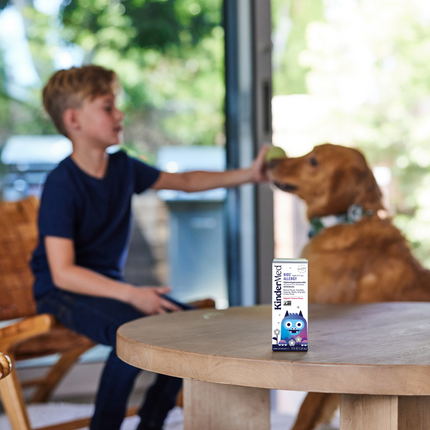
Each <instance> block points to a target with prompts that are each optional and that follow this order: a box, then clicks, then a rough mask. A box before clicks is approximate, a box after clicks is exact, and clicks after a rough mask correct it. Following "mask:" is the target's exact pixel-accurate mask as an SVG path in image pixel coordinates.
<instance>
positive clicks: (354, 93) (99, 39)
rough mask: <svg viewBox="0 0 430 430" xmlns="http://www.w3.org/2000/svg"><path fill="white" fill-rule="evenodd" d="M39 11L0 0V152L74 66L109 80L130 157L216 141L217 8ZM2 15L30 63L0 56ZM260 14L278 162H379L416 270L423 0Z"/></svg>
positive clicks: (219, 128) (295, 3)
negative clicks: (333, 149)
mask: <svg viewBox="0 0 430 430" xmlns="http://www.w3.org/2000/svg"><path fill="white" fill-rule="evenodd" d="M226 1H227V0H226ZM53 3H55V2H52V1H49V0H34V2H32V1H31V0H0V8H1V9H2V12H1V13H0V146H1V145H2V144H4V142H5V141H6V140H7V138H8V137H10V136H12V135H16V134H33V135H38V134H53V133H56V131H55V129H54V128H53V126H52V125H51V123H50V121H49V120H48V118H47V116H46V114H45V113H44V112H43V110H42V108H41V103H40V93H41V88H42V86H43V83H45V82H46V81H47V79H48V77H49V76H50V75H51V74H52V73H53V72H54V71H55V70H57V69H59V68H67V67H70V66H72V65H79V64H82V63H95V64H100V65H103V66H106V67H108V68H112V69H114V70H115V71H116V72H117V73H118V75H119V77H120V79H121V82H122V84H123V88H124V91H123V96H122V98H121V107H122V109H123V110H124V111H125V113H126V132H125V144H126V146H127V147H128V148H130V150H132V151H135V152H136V153H139V154H144V155H145V156H146V157H147V158H148V159H149V160H150V161H154V160H155V154H156V152H157V148H159V147H160V146H163V145H221V146H222V145H224V144H225V135H224V96H225V94H224V93H225V86H224V31H223V27H222V2H221V0H198V1H197V0H123V1H115V2H114V1H109V0H73V1H71V2H70V1H69V2H68V3H63V4H62V5H60V4H59V3H58V4H57V6H56V7H52V4H53ZM49 4H51V6H49ZM48 6H49V7H48ZM12 15H13V16H15V17H16V16H18V15H19V16H20V17H21V19H22V26H23V34H24V36H25V41H26V42H25V43H26V44H27V45H26V46H27V48H26V49H28V52H29V59H30V60H29V61H30V62H29V61H27V62H24V61H23V59H22V58H21V59H20V61H21V63H20V62H19V61H18V62H17V59H16V58H14V57H13V52H12V51H13V50H16V49H15V48H14V47H13V46H14V45H13V44H12V42H13V40H12V39H13V38H11V34H12V33H13V31H12V30H16V28H12V27H13V26H15V27H16V25H17V24H16V23H15V24H13V23H12V21H11V16H12ZM272 17H273V37H272V41H273V94H274V100H273V111H274V118H275V123H274V132H275V133H274V141H275V142H276V143H277V144H279V145H281V146H283V147H284V148H285V149H286V150H287V152H288V153H289V154H290V155H300V154H303V153H305V152H307V151H308V150H310V149H311V148H312V146H314V145H316V144H319V143H323V142H332V143H338V144H343V145H348V146H355V147H358V148H360V149H361V150H362V151H363V152H364V153H365V155H366V157H367V159H368V160H369V162H370V163H371V164H372V166H380V167H381V166H382V167H386V168H387V170H388V172H389V173H390V174H389V176H390V178H389V180H388V182H387V184H386V187H385V188H386V193H387V203H388V204H389V210H390V213H391V214H392V215H393V216H394V221H395V223H396V225H397V226H398V227H399V228H400V229H401V230H402V231H403V232H404V234H405V235H406V236H407V238H408V239H409V240H410V241H411V244H412V246H413V249H414V252H415V253H416V255H417V256H418V257H419V259H420V260H421V261H422V262H424V264H425V265H426V266H428V267H430V224H429V223H430V171H429V166H430V79H429V78H428V73H429V65H428V61H427V54H430V25H429V24H430V8H429V7H428V4H427V0H342V1H340V0H272ZM8 26H9V27H10V26H12V27H10V28H9V27H8ZM13 34H15V33H13ZM14 61H15V63H14ZM13 64H15V65H13ZM30 66H31V67H30ZM30 69H31V70H30ZM24 72H26V76H27V77H26V78H22V79H18V77H19V76H20V73H21V74H22V73H24ZM24 75H25V73H24ZM276 118H277V119H276Z"/></svg>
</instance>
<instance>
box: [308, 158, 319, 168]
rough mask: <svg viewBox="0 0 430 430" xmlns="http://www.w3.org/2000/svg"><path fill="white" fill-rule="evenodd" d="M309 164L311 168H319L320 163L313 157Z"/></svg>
mask: <svg viewBox="0 0 430 430" xmlns="http://www.w3.org/2000/svg"><path fill="white" fill-rule="evenodd" d="M309 163H310V165H311V166H314V167H315V166H318V161H317V160H316V158H314V157H312V158H310V159H309Z"/></svg>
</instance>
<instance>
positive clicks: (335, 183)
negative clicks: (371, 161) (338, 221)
mask: <svg viewBox="0 0 430 430" xmlns="http://www.w3.org/2000/svg"><path fill="white" fill-rule="evenodd" d="M330 188H331V193H330V194H331V195H330V197H329V199H330V206H331V208H332V209H334V211H333V213H342V212H345V211H346V210H347V209H348V208H349V206H351V205H353V204H361V205H362V207H363V209H366V210H379V209H383V208H384V206H383V204H382V193H381V190H380V189H379V187H378V184H377V183H376V180H375V177H374V176H373V173H372V171H371V170H370V168H369V167H368V166H367V165H366V166H365V167H364V168H363V167H362V166H360V167H352V168H349V169H340V170H337V171H336V172H335V173H334V175H333V177H332V183H331V187H330Z"/></svg>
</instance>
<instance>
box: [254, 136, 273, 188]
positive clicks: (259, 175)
mask: <svg viewBox="0 0 430 430" xmlns="http://www.w3.org/2000/svg"><path fill="white" fill-rule="evenodd" d="M269 148H270V145H269V144H268V143H265V144H264V145H263V146H262V148H261V149H260V151H259V152H258V154H257V157H255V160H254V162H253V163H252V166H251V167H250V169H251V175H252V182H267V181H268V180H269V178H268V176H267V167H266V164H265V162H264V158H265V157H266V154H267V151H268V150H269Z"/></svg>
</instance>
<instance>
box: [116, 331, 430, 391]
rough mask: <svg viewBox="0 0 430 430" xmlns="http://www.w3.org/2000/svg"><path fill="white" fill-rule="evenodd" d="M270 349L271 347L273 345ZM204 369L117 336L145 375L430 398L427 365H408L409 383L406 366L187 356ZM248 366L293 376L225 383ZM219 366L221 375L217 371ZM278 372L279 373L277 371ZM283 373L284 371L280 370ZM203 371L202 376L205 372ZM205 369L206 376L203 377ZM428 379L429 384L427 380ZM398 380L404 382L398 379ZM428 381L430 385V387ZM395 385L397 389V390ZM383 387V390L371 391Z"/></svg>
mask: <svg viewBox="0 0 430 430" xmlns="http://www.w3.org/2000/svg"><path fill="white" fill-rule="evenodd" d="M269 347H270V345H269ZM185 353H186V354H187V355H188V356H192V357H193V359H194V361H199V362H200V366H185V367H184V360H183V354H184V351H181V350H173V349H169V348H166V347H160V346H154V345H147V344H143V343H141V342H138V341H135V340H131V339H128V338H127V337H125V336H123V335H122V334H121V329H120V330H119V331H118V333H117V354H118V357H119V358H120V359H121V360H123V361H125V362H126V363H128V364H130V365H132V366H134V367H138V368H140V369H143V370H147V371H151V372H154V373H161V374H164V375H169V376H174V377H179V378H183V379H189V380H197V381H202V382H211V383H216V384H225V385H235V386H243V387H256V388H266V389H274V390H292V391H313V392H320V393H339V394H374V395H395V396H430V372H428V366H426V365H407V367H408V375H409V376H408V377H407V378H406V377H405V378H402V377H401V375H402V374H405V372H404V368H405V365H383V364H348V363H336V364H333V363H312V362H306V363H302V362H299V361H288V360H273V359H272V360H264V361H263V360H256V359H252V358H238V357H229V356H223V355H217V356H213V355H211V354H205V353H200V352H194V351H186V352H185ZM238 361H239V362H240V361H243V362H244V364H245V363H246V365H247V367H248V370H249V373H252V372H261V371H262V366H263V365H264V364H266V365H267V366H270V368H271V376H272V377H273V376H274V375H275V376H276V375H278V376H279V375H280V374H282V375H284V378H285V375H286V374H287V373H288V372H290V373H291V376H290V378H289V380H288V381H285V379H281V378H279V379H276V378H275V379H274V378H267V382H266V383H264V382H263V383H262V384H260V385H258V387H257V386H256V385H255V384H253V383H252V382H248V381H246V380H244V379H243V375H241V376H240V377H239V378H238V379H237V380H234V378H233V379H232V378H231V376H230V377H229V378H227V379H226V378H225V377H223V368H228V367H230V365H237V362H238ZM215 362H216V368H217V370H215V371H213V370H211V369H213V365H214V364H215ZM273 368H275V369H273ZM276 368H279V369H276ZM199 369H200V372H199ZM201 369H204V372H203V373H202V372H201ZM411 372H413V373H414V374H416V377H417V378H418V379H420V380H421V383H422V386H423V388H425V390H423V391H420V392H417V391H416V390H414V389H413V388H411V387H410V386H409V387H408V383H409V381H410V375H411ZM426 374H428V377H426V378H423V375H426ZM394 375H397V376H398V377H396V376H394ZM351 378H353V379H355V380H356V385H355V387H354V389H351V388H346V387H345V385H344V384H343V383H342V381H345V380H350V379H351ZM427 379H428V381H427ZM393 381H396V383H394V384H393ZM375 385H376V386H378V387H379V388H378V389H376V390H375V389H370V388H371V387H374V386H375Z"/></svg>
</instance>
